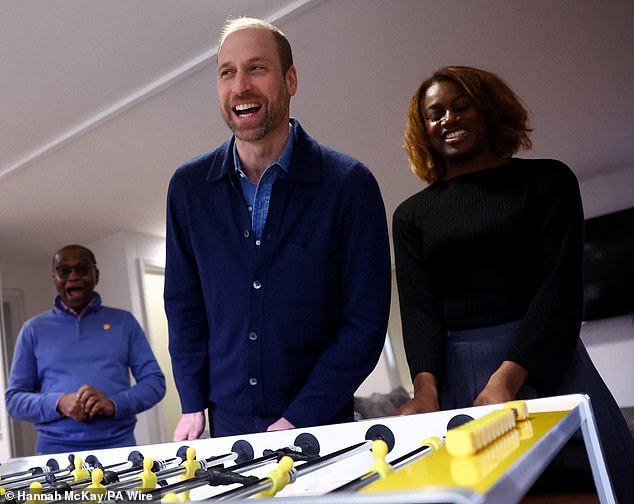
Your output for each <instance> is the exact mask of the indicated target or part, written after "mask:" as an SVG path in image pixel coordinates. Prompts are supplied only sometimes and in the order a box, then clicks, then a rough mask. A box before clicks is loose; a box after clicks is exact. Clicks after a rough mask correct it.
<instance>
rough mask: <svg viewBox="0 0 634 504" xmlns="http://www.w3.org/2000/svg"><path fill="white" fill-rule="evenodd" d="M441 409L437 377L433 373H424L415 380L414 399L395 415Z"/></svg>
mask: <svg viewBox="0 0 634 504" xmlns="http://www.w3.org/2000/svg"><path fill="white" fill-rule="evenodd" d="M439 409H440V407H439V404H438V390H437V386H436V377H435V376H434V375H433V374H431V373H427V372H423V373H419V374H417V375H416V377H415V378H414V397H413V398H412V399H410V400H409V401H407V402H406V403H405V404H403V406H401V407H400V408H398V409H397V410H396V412H395V414H396V415H412V414H415V413H429V412H431V411H438V410H439Z"/></svg>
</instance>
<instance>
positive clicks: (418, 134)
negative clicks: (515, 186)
mask: <svg viewBox="0 0 634 504" xmlns="http://www.w3.org/2000/svg"><path fill="white" fill-rule="evenodd" d="M442 81H451V82H454V83H456V84H457V85H459V86H460V87H462V88H463V89H464V90H465V91H466V93H467V94H468V95H469V96H470V97H471V98H472V99H473V100H474V103H475V106H476V107H478V109H480V111H481V112H482V114H483V116H484V119H485V121H486V123H487V126H488V129H489V140H490V142H491V148H492V149H493V152H494V153H495V154H498V155H500V156H502V157H509V156H512V155H513V154H515V153H516V152H517V151H518V150H520V149H525V150H528V149H530V148H531V147H532V142H531V140H530V138H529V137H528V134H529V133H530V132H531V131H532V129H531V128H529V127H528V113H527V112H526V109H525V108H524V106H523V105H522V104H521V102H520V100H519V98H518V97H517V96H516V94H515V93H514V92H513V91H512V90H511V88H510V87H509V86H508V85H507V84H506V83H505V82H504V81H503V80H502V79H500V78H499V77H498V76H497V75H495V74H494V73H492V72H487V71H486V70H480V69H478V68H473V67H466V66H448V67H443V68H440V69H438V70H436V72H434V74H433V75H432V76H431V77H430V78H429V79H427V80H425V81H424V82H423V83H422V84H421V85H420V86H419V87H418V89H417V90H416V92H415V93H414V95H413V96H412V98H411V99H410V102H409V108H408V111H407V122H406V124H405V132H404V135H403V147H404V148H405V151H406V152H407V156H408V158H409V164H410V168H411V169H412V171H413V172H414V173H415V174H416V176H418V177H419V178H420V179H421V180H423V181H424V182H428V183H430V184H431V183H432V182H435V181H436V180H438V179H440V178H442V177H444V175H445V166H444V163H443V160H442V159H441V158H440V156H439V155H438V153H437V152H436V151H434V150H433V148H432V146H431V143H430V141H429V137H428V136H427V131H426V129H425V115H424V111H423V107H422V101H423V99H424V97H425V93H426V92H427V89H429V87H430V86H431V85H432V84H435V83H437V82H442Z"/></svg>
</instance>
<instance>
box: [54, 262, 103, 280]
mask: <svg viewBox="0 0 634 504" xmlns="http://www.w3.org/2000/svg"><path fill="white" fill-rule="evenodd" d="M95 266H96V265H95V264H78V265H77V266H58V267H57V268H55V273H56V274H57V276H58V277H59V278H68V277H69V276H70V274H71V273H72V272H73V271H74V272H75V273H77V274H78V275H79V276H86V275H88V274H89V273H90V272H91V271H92V270H93V268H94V267H95Z"/></svg>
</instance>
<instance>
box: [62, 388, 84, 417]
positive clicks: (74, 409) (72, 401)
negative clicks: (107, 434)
mask: <svg viewBox="0 0 634 504" xmlns="http://www.w3.org/2000/svg"><path fill="white" fill-rule="evenodd" d="M78 396H79V393H77V392H72V393H70V394H62V396H61V397H60V398H59V401H58V402H57V411H59V412H60V413H61V414H62V415H64V416H66V417H68V418H72V419H73V420H75V422H83V421H85V420H87V418H86V413H85V412H84V405H83V404H82V402H81V401H80V400H79V397H78Z"/></svg>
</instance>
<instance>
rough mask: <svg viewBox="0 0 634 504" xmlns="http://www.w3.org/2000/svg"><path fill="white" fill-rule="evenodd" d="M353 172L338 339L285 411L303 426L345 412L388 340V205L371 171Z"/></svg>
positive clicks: (346, 215)
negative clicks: (386, 209) (386, 214)
mask: <svg viewBox="0 0 634 504" xmlns="http://www.w3.org/2000/svg"><path fill="white" fill-rule="evenodd" d="M353 173H355V176H353V177H349V178H348V179H347V184H346V185H344V187H343V189H342V194H344V195H345V203H343V208H344V217H343V218H344V220H345V225H344V231H343V232H342V236H341V250H340V252H339V254H338V261H339V264H338V271H339V272H340V273H339V278H340V280H339V285H338V289H339V291H340V293H341V294H340V295H341V317H340V323H339V327H338V330H337V338H336V341H335V342H334V343H333V344H332V345H330V346H329V347H328V348H327V349H326V350H325V351H324V352H323V353H322V354H321V355H320V357H319V360H318V361H317V364H316V365H315V367H314V368H313V371H312V372H311V374H310V376H309V378H308V380H307V381H306V383H305V384H304V386H303V388H302V389H301V390H300V391H299V393H298V395H297V397H296V398H295V400H293V402H292V403H291V404H290V405H289V407H288V408H287V410H286V411H285V412H284V418H286V419H287V420H288V421H290V422H291V423H292V424H293V425H295V426H297V427H301V426H306V425H320V424H323V423H325V422H328V421H329V420H331V419H332V418H333V415H334V414H336V413H337V412H339V411H341V410H342V409H343V407H344V406H345V405H346V403H347V402H349V401H350V399H351V398H352V397H353V395H354V393H355V391H356V390H357V389H358V388H359V386H360V385H361V383H362V382H363V380H365V379H366V378H367V376H368V375H369V374H370V373H371V372H372V370H373V369H374V367H375V366H376V363H377V362H378V360H379V357H380V355H381V351H382V349H383V345H384V343H385V335H386V331H387V321H388V316H389V308H390V291H391V267H390V264H391V262H390V248H389V237H388V231H387V222H386V216H385V207H384V205H383V199H382V198H381V193H380V190H379V187H378V184H377V183H376V180H375V179H374V177H373V176H372V175H371V173H370V172H369V170H367V169H366V168H365V167H361V166H359V167H358V169H356V170H353ZM333 295H336V294H334V293H333Z"/></svg>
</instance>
